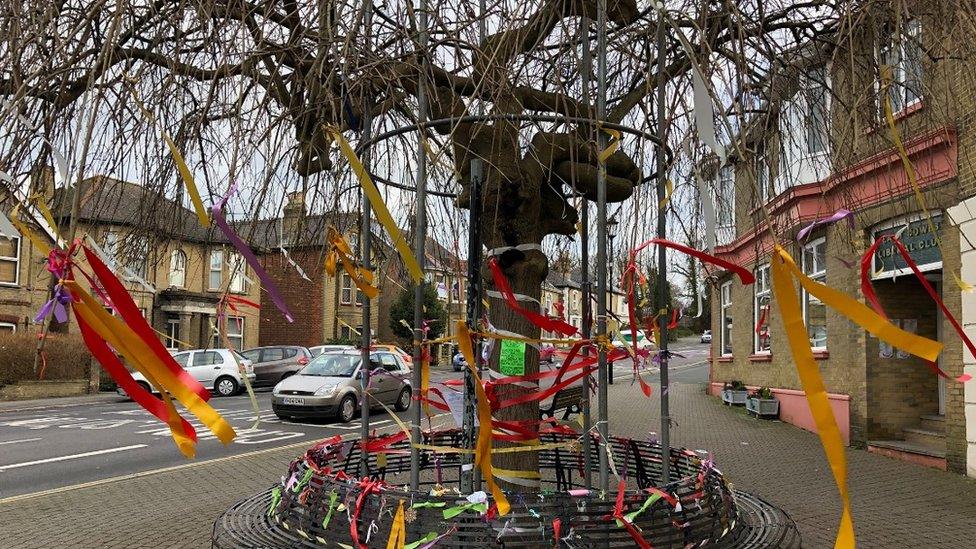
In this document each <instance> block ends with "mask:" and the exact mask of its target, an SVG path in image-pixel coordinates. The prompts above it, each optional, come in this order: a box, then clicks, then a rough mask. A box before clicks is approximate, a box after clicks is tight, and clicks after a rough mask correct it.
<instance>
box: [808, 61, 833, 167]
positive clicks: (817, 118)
mask: <svg viewBox="0 0 976 549" xmlns="http://www.w3.org/2000/svg"><path fill="white" fill-rule="evenodd" d="M803 80H804V95H805V97H804V99H805V100H806V101H805V103H806V116H805V120H804V128H805V129H806V153H807V154H820V153H824V152H827V138H828V132H827V122H828V120H829V118H828V112H827V105H828V103H827V98H828V96H829V94H830V92H829V89H830V88H829V87H828V85H827V68H826V67H824V66H822V65H821V66H819V67H815V68H812V69H809V70H807V72H806V74H805V75H804V79H803Z"/></svg>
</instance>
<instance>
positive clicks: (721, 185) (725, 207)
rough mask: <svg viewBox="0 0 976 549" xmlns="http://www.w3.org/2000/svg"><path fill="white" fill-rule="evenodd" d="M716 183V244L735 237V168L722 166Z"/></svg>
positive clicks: (729, 240)
mask: <svg viewBox="0 0 976 549" xmlns="http://www.w3.org/2000/svg"><path fill="white" fill-rule="evenodd" d="M717 175H718V177H717V181H716V184H715V225H716V227H715V229H716V231H715V232H716V237H717V238H716V244H718V245H722V244H728V243H729V242H731V241H732V240H733V239H734V238H735V168H734V167H733V166H722V167H721V168H719V170H718V174H717Z"/></svg>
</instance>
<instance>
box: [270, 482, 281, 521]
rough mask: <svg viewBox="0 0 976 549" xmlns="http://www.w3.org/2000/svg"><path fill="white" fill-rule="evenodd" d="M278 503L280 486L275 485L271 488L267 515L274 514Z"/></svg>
mask: <svg viewBox="0 0 976 549" xmlns="http://www.w3.org/2000/svg"><path fill="white" fill-rule="evenodd" d="M279 503H281V487H280V486H275V487H274V488H272V489H271V505H269V506H268V516H269V517H270V516H271V515H273V514H274V512H275V509H276V508H277V507H278V504H279Z"/></svg>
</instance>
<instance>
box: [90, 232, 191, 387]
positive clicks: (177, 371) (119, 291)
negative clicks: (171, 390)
mask: <svg viewBox="0 0 976 549" xmlns="http://www.w3.org/2000/svg"><path fill="white" fill-rule="evenodd" d="M82 249H83V250H84V251H85V258H86V259H87V260H88V264H89V265H91V268H92V272H93V273H94V274H95V277H96V278H97V279H98V281H99V282H100V283H101V286H102V287H103V288H105V292H106V293H107V294H108V296H109V298H110V299H111V300H112V304H113V305H114V306H115V311H116V312H117V313H118V314H119V316H121V317H122V320H124V321H125V323H126V325H128V326H129V327H130V328H132V331H133V332H135V333H136V335H138V336H139V339H141V340H142V341H143V342H144V343H145V344H146V346H147V347H148V348H149V350H150V351H152V352H153V354H155V355H156V356H157V357H159V360H160V361H161V362H162V363H163V364H164V365H165V366H166V368H167V369H168V370H169V371H170V372H172V373H173V375H175V376H176V377H177V379H179V380H180V381H181V382H182V383H183V384H184V385H185V386H186V387H187V388H189V389H190V390H191V391H193V392H194V393H196V394H197V396H199V397H200V398H201V399H203V401H204V402H206V401H208V400H210V391H208V390H207V389H206V388H205V387H204V386H203V385H201V384H200V382H199V381H197V380H196V379H194V378H193V376H191V375H190V374H189V373H188V372H187V371H186V370H184V369H183V368H181V367H180V365H179V364H177V363H176V361H175V360H173V355H171V354H169V351H167V350H166V348H165V347H163V344H162V342H161V341H160V340H159V338H158V337H156V334H155V332H154V331H153V329H152V328H151V327H149V324H147V323H146V319H145V318H143V316H142V313H141V312H139V308H138V307H137V306H136V304H135V302H134V301H132V296H131V295H129V292H128V291H126V289H125V286H123V285H122V283H121V282H119V279H118V278H116V277H115V275H114V274H112V271H110V270H109V268H108V267H107V266H105V263H102V260H101V259H100V258H99V257H98V254H96V253H94V252H92V251H91V250H90V249H88V246H82Z"/></svg>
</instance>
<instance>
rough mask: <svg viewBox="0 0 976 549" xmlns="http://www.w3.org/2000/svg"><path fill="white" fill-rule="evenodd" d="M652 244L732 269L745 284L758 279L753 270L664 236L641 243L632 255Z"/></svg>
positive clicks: (632, 251)
mask: <svg viewBox="0 0 976 549" xmlns="http://www.w3.org/2000/svg"><path fill="white" fill-rule="evenodd" d="M651 244H657V245H658V246H664V247H665V248H672V249H675V250H678V251H679V252H683V253H686V254H688V255H690V256H692V257H696V258H698V259H700V260H702V261H704V262H705V263H711V264H713V265H718V266H719V267H722V268H723V269H725V270H727V271H732V272H733V273H735V274H737V275H738V276H739V280H741V281H742V283H743V284H752V283H754V282H755V281H756V277H754V276H753V275H752V272H751V271H749V270H748V269H746V268H744V267H740V266H739V265H736V264H735V263H731V262H729V261H726V260H724V259H720V258H718V257H715V256H714V255H709V254H707V253H705V252H703V251H701V250H696V249H694V248H689V247H688V246H685V245H683V244H678V243H677V242H672V241H670V240H667V239H664V238H652V239H650V240H648V241H647V242H645V243H643V244H641V245H640V246H638V247H636V248H634V249H633V250H631V251H630V253H631V255H632V256H634V257H636V254H637V252H639V251H641V250H643V249H644V248H646V247H648V246H650V245H651Z"/></svg>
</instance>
